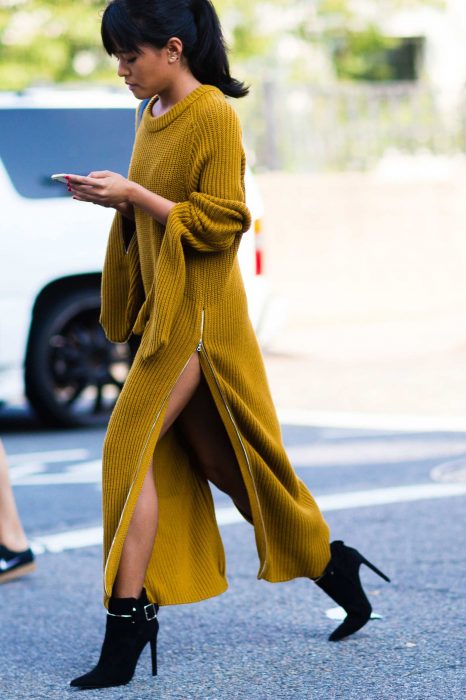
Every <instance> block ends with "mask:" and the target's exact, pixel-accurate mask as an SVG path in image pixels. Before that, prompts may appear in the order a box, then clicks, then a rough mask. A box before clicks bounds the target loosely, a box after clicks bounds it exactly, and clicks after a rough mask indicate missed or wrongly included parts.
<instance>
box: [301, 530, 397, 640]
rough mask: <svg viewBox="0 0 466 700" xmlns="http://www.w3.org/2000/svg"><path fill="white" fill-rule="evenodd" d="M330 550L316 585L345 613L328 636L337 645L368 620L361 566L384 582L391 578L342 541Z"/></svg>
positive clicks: (367, 604)
mask: <svg viewBox="0 0 466 700" xmlns="http://www.w3.org/2000/svg"><path fill="white" fill-rule="evenodd" d="M330 551H331V555H332V558H331V559H330V563H329V565H328V566H327V568H326V570H325V572H324V574H323V575H322V576H321V577H320V578H319V579H316V581H315V583H316V585H317V586H319V588H321V589H322V590H323V591H325V593H327V595H328V596H330V598H332V600H334V601H335V602H336V603H338V605H340V606H341V607H342V608H343V609H344V610H345V611H346V617H345V619H344V620H343V622H342V623H341V625H340V626H339V627H337V628H336V630H334V631H333V632H332V634H331V635H330V637H329V641H331V642H337V641H339V640H340V639H343V638H344V637H348V636H349V635H350V634H354V632H357V631H358V630H359V629H361V627H364V625H365V624H366V622H368V621H369V620H370V617H371V613H372V606H371V604H370V603H369V600H368V598H367V596H366V594H365V593H364V589H363V587H362V585H361V581H360V579H359V568H360V566H361V564H365V565H366V566H368V567H369V569H372V571H374V572H375V573H376V574H377V575H378V576H380V577H381V578H383V579H384V580H385V581H390V579H389V578H388V576H386V575H385V574H384V573H382V571H380V570H379V569H377V567H376V566H374V564H372V563H371V562H370V561H368V560H367V559H366V558H365V557H363V556H362V554H360V552H358V550H357V549H354V547H347V546H346V545H345V544H344V542H342V541H341V540H336V541H335V542H332V543H331V544H330Z"/></svg>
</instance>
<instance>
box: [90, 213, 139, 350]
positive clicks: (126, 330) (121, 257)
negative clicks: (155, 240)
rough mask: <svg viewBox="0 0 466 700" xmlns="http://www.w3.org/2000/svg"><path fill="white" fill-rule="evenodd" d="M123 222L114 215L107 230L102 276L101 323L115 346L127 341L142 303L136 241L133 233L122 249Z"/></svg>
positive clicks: (123, 239)
mask: <svg viewBox="0 0 466 700" xmlns="http://www.w3.org/2000/svg"><path fill="white" fill-rule="evenodd" d="M124 223H125V222H124V221H123V217H122V215H121V214H119V213H118V212H117V213H116V214H115V217H114V219H113V224H112V227H111V229H110V234H109V240H108V245H107V253H106V256H105V263H104V269H103V274H102V306H101V312H100V323H101V325H102V327H103V329H104V331H105V334H106V336H107V337H108V338H109V339H110V340H112V341H113V342H117V343H122V342H125V341H126V340H128V338H129V336H130V335H131V331H132V329H133V325H134V323H135V320H136V317H137V315H138V312H139V309H140V308H141V306H142V304H143V302H144V290H143V287H142V282H141V274H140V266H139V251H138V245H137V238H136V235H135V234H133V236H132V237H131V240H130V242H129V246H128V249H127V250H125V243H124V241H125V238H124V233H125V226H124Z"/></svg>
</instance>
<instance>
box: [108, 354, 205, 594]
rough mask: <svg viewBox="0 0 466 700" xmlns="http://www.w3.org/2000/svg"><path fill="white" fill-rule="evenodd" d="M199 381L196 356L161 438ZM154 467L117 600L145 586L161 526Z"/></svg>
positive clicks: (129, 540) (126, 548) (137, 512)
mask: <svg viewBox="0 0 466 700" xmlns="http://www.w3.org/2000/svg"><path fill="white" fill-rule="evenodd" d="M200 379H201V368H200V365H199V356H198V354H197V353H194V355H192V357H191V359H190V360H189V363H188V364H187V366H186V368H185V370H184V372H183V374H182V375H181V376H180V377H179V379H178V382H177V383H176V385H175V387H174V389H173V392H172V394H171V396H170V399H169V402H168V407H167V411H166V413H165V419H164V423H163V426H162V430H161V431H160V437H163V436H164V435H165V433H166V432H167V430H169V428H170V427H171V426H172V425H173V423H174V422H175V420H176V419H177V417H178V416H179V414H180V413H181V411H182V410H183V408H184V407H185V406H186V404H188V403H189V401H190V400H191V398H192V396H193V394H194V392H195V391H196V389H197V387H198V386H199V382H200ZM152 466H153V465H152V462H151V465H150V467H149V470H148V472H147V476H146V478H145V479H144V483H143V486H142V489H141V493H140V495H139V498H138V501H137V504H136V507H135V509H134V513H133V516H132V518H131V522H130V524H129V528H128V532H127V535H126V538H125V542H124V545H123V551H122V554H121V559H120V564H119V567H118V573H117V576H116V579H115V584H114V587H113V596H114V597H115V598H138V597H139V595H140V593H141V590H142V587H143V585H144V578H145V575H146V569H147V566H148V564H149V559H150V557H151V554H152V548H153V545H154V540H155V536H156V534H157V523H158V501H157V491H156V488H155V482H154V472H153V468H152Z"/></svg>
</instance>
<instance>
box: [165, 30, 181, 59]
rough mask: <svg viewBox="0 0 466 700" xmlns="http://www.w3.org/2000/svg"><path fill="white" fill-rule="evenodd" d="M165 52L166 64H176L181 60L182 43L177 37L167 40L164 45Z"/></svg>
mask: <svg viewBox="0 0 466 700" xmlns="http://www.w3.org/2000/svg"><path fill="white" fill-rule="evenodd" d="M165 49H166V51H167V56H168V62H169V63H176V62H177V61H179V60H180V59H181V56H182V53H183V42H182V41H181V39H178V37H176V36H174V37H172V38H171V39H169V40H168V41H167V43H166V45H165Z"/></svg>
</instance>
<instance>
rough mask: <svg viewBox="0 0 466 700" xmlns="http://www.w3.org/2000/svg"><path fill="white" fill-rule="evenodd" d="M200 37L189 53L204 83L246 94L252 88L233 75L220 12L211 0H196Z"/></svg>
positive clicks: (193, 4) (232, 93) (232, 94)
mask: <svg viewBox="0 0 466 700" xmlns="http://www.w3.org/2000/svg"><path fill="white" fill-rule="evenodd" d="M191 10H192V13H193V16H194V21H195V23H196V28H197V41H196V44H195V46H194V47H193V49H192V50H191V51H190V52H189V55H186V58H187V60H188V64H189V67H190V69H191V72H192V74H193V75H194V77H195V78H197V80H199V82H200V83H204V84H208V85H215V87H218V88H219V89H220V90H221V91H222V92H223V93H224V94H225V95H229V96H230V97H245V96H246V95H247V94H248V92H249V88H248V87H246V86H245V85H244V83H242V82H240V81H239V80H236V79H235V78H232V77H231V75H230V66H229V63H228V55H227V49H226V46H225V40H224V38H223V33H222V28H221V26H220V21H219V18H218V15H217V13H216V11H215V8H214V6H213V5H212V2H211V0H192V2H191Z"/></svg>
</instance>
